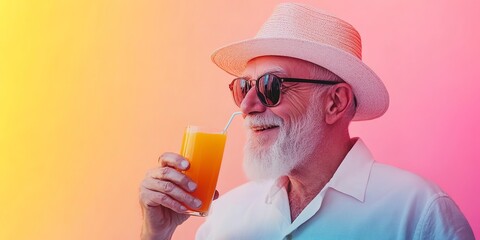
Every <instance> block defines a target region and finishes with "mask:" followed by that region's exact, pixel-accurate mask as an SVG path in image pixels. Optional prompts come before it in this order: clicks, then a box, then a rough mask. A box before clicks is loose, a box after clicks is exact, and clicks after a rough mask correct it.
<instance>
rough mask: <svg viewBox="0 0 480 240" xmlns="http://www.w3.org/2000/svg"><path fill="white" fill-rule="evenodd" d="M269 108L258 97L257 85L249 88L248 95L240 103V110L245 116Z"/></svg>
mask: <svg viewBox="0 0 480 240" xmlns="http://www.w3.org/2000/svg"><path fill="white" fill-rule="evenodd" d="M266 109H267V107H265V106H264V105H263V104H262V102H260V99H258V96H257V91H256V89H255V87H252V88H251V89H250V90H248V92H247V95H245V98H244V99H243V101H242V103H241V104H240V110H241V111H242V113H243V116H246V115H249V114H254V113H261V112H264V111H265V110H266Z"/></svg>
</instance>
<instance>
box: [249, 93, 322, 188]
mask: <svg viewBox="0 0 480 240" xmlns="http://www.w3.org/2000/svg"><path fill="white" fill-rule="evenodd" d="M315 95H317V94H314V96H312V98H311V100H310V102H312V101H313V98H314V97H316V96H315ZM317 96H318V95H317ZM320 117H321V113H320V108H319V107H318V106H316V105H315V104H312V103H310V104H309V107H308V108H307V111H306V113H305V115H303V116H301V118H300V120H298V121H296V122H293V123H290V125H287V124H285V123H284V122H283V120H282V119H281V118H280V117H265V116H259V115H252V116H247V118H246V119H245V120H246V121H245V126H246V127H247V129H248V130H247V132H248V134H247V143H246V145H245V148H244V160H243V168H244V171H245V173H246V175H247V177H248V178H249V179H250V180H254V181H255V180H266V179H276V178H279V177H281V176H285V175H288V174H289V173H290V172H291V171H292V170H293V169H295V167H297V166H299V165H301V164H303V162H304V161H305V159H307V158H308V157H309V156H310V155H311V154H313V152H314V151H315V148H316V147H317V146H318V144H319V142H320V141H322V139H323V137H322V131H321V129H322V127H321V126H319V124H320V123H321V118H320ZM254 125H277V126H279V127H280V132H279V133H278V138H277V139H276V140H275V142H274V143H272V145H271V146H270V147H265V146H264V142H265V140H266V139H262V138H261V137H258V136H254V135H253V134H252V130H251V129H250V127H251V126H254Z"/></svg>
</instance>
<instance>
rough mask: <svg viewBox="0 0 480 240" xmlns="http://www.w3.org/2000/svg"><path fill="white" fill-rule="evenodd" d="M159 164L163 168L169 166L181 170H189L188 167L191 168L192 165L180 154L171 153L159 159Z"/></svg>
mask: <svg viewBox="0 0 480 240" xmlns="http://www.w3.org/2000/svg"><path fill="white" fill-rule="evenodd" d="M158 163H159V164H160V166H162V167H166V166H168V167H173V168H176V169H180V170H187V169H188V167H189V166H190V163H189V162H188V160H186V159H185V158H184V157H182V156H181V155H179V154H176V153H171V152H167V153H164V154H162V155H160V157H159V158H158Z"/></svg>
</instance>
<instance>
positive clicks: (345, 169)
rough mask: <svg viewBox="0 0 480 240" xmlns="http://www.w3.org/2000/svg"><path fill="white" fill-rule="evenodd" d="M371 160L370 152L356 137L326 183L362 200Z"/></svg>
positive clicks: (371, 163)
mask: <svg viewBox="0 0 480 240" xmlns="http://www.w3.org/2000/svg"><path fill="white" fill-rule="evenodd" d="M373 162H374V160H373V156H372V154H371V153H370V151H369V150H368V148H367V146H366V145H365V143H363V141H362V139H360V138H358V139H356V143H355V145H353V147H352V149H350V151H349V152H348V154H347V156H345V158H344V159H343V161H342V163H341V164H340V166H339V167H338V169H337V171H336V172H335V174H334V175H333V177H332V179H330V182H329V183H328V184H327V185H329V186H330V187H331V188H333V189H335V190H337V191H339V192H342V193H344V194H347V195H350V196H352V197H354V198H356V199H358V200H359V201H361V202H363V201H364V200H365V192H366V190H367V185H368V179H369V177H370V171H371V169H372V166H373Z"/></svg>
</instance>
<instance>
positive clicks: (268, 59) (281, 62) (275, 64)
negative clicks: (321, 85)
mask: <svg viewBox="0 0 480 240" xmlns="http://www.w3.org/2000/svg"><path fill="white" fill-rule="evenodd" d="M299 68H301V70H302V71H310V70H313V69H314V68H315V64H313V63H311V62H307V61H304V60H301V59H297V58H291V57H282V56H262V57H258V58H254V59H252V60H250V61H249V62H248V63H247V66H246V68H245V70H244V71H243V74H242V76H243V77H249V78H257V77H259V76H261V75H263V74H265V73H277V74H281V75H282V74H289V73H291V72H292V71H294V70H296V69H299Z"/></svg>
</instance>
